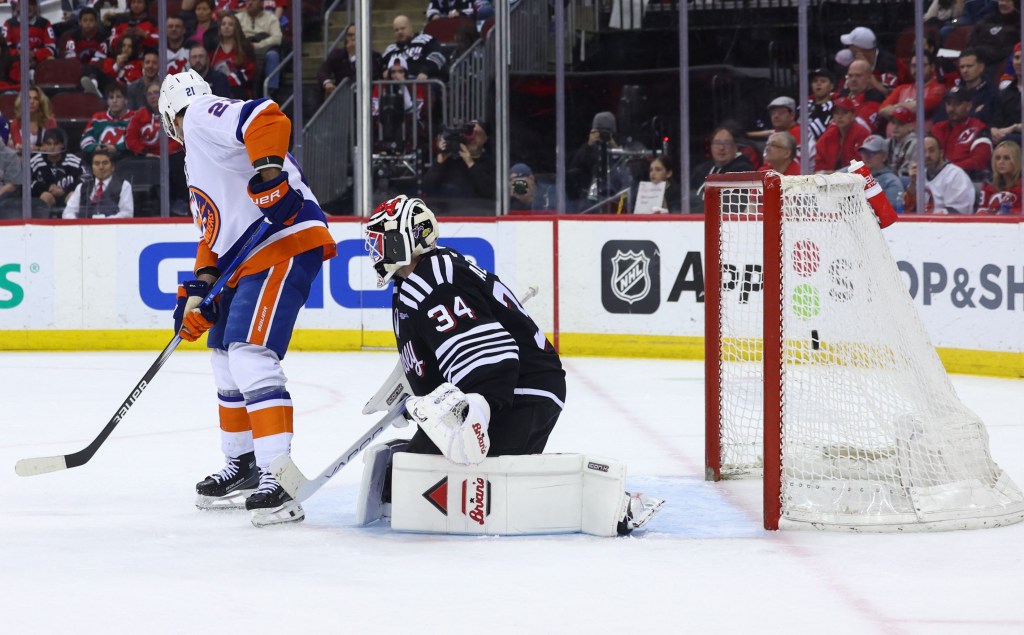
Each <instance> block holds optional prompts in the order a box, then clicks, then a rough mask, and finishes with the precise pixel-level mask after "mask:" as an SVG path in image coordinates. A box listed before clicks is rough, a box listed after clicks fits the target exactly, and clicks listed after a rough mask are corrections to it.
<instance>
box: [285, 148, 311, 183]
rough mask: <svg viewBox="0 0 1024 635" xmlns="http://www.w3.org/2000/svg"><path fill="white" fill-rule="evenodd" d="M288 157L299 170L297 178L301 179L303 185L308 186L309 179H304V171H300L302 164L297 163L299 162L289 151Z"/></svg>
mask: <svg viewBox="0 0 1024 635" xmlns="http://www.w3.org/2000/svg"><path fill="white" fill-rule="evenodd" d="M288 158H289V159H290V160H291V162H292V163H294V164H295V169H296V170H298V171H299V180H301V181H302V184H303V185H305V186H306V187H309V181H307V180H306V173H305V172H303V171H302V166H301V165H299V162H298V161H296V160H295V157H294V156H293V155H292V153H291V152H289V153H288Z"/></svg>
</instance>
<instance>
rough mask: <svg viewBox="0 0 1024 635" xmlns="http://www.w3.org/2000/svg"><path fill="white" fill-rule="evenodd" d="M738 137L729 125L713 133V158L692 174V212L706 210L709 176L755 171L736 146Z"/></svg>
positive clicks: (720, 127)
mask: <svg viewBox="0 0 1024 635" xmlns="http://www.w3.org/2000/svg"><path fill="white" fill-rule="evenodd" d="M738 136H739V132H737V130H736V129H735V128H734V127H733V126H731V125H729V124H723V125H720V126H718V127H717V128H715V130H714V132H712V133H711V158H710V159H708V160H707V161H705V162H703V163H701V164H699V165H698V166H697V167H696V168H694V169H693V171H692V172H691V173H690V191H691V192H693V195H692V196H691V197H690V204H691V207H690V211H691V212H700V211H702V210H703V209H704V180H705V179H706V178H707V177H708V176H709V175H711V174H724V173H726V172H753V171H754V164H753V163H751V162H750V159H748V158H747V157H746V156H744V155H743V153H742V152H740V151H739V146H738V145H737V144H736V137H738ZM798 168H799V166H798Z"/></svg>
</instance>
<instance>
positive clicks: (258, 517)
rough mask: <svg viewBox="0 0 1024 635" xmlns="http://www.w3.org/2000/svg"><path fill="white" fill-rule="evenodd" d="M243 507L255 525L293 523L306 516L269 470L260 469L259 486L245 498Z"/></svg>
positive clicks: (265, 525) (300, 506)
mask: <svg viewBox="0 0 1024 635" xmlns="http://www.w3.org/2000/svg"><path fill="white" fill-rule="evenodd" d="M245 508H246V509H247V510H249V513H250V516H251V518H250V520H251V521H252V524H253V525H254V526H256V527H267V526H269V525H280V524H282V523H295V522H299V521H300V520H302V519H304V518H305V517H306V512H305V511H304V510H303V509H302V505H300V504H299V503H298V502H297V501H295V500H293V499H292V497H291V496H289V495H288V492H286V491H284V488H283V487H281V484H280V483H278V482H277V479H275V478H274V475H273V474H272V473H271V472H270V471H269V470H267V471H263V470H260V486H259V487H257V488H256V491H255V492H253V493H252V495H251V496H249V498H247V499H245Z"/></svg>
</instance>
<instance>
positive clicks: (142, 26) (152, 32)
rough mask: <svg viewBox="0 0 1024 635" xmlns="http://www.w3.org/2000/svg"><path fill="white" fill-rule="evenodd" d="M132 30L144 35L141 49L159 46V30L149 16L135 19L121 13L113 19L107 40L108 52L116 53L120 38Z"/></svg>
mask: <svg viewBox="0 0 1024 635" xmlns="http://www.w3.org/2000/svg"><path fill="white" fill-rule="evenodd" d="M133 28H134V29H138V30H140V31H142V32H143V33H144V34H145V35H144V36H143V37H142V42H141V44H142V48H147V49H151V48H156V47H157V46H159V45H160V29H159V28H158V27H157V25H156V24H154V23H153V21H152V20H150V19H149V15H142V16H139V17H136V16H133V15H131V14H125V13H122V14H121V15H119V16H117V17H116V18H114V25H113V26H112V27H110V38H109V39H108V40H107V44H108V46H109V47H110V50H111V51H116V50H117V47H118V43H119V42H120V41H121V38H122V37H124V35H125V33H127V32H128V30H129V29H133ZM136 52H138V51H136Z"/></svg>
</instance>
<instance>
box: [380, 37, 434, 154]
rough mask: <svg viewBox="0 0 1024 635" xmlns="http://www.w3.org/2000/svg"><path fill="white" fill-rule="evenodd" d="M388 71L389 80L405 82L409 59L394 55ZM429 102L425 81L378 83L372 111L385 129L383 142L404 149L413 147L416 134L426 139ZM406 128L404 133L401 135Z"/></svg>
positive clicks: (383, 129) (407, 149) (383, 130)
mask: <svg viewBox="0 0 1024 635" xmlns="http://www.w3.org/2000/svg"><path fill="white" fill-rule="evenodd" d="M388 70H389V71H390V74H389V75H388V79H390V80H392V81H397V82H403V81H405V80H406V79H408V69H407V68H406V62H405V60H404V59H403V58H401V57H395V58H393V59H392V60H391V63H390V64H389V65H388ZM426 102H427V90H426V88H425V87H424V86H423V85H422V84H417V85H415V86H409V85H401V84H399V85H386V86H385V85H379V84H375V85H374V87H373V93H372V94H371V97H370V112H371V114H372V115H373V118H374V121H376V122H377V124H378V125H380V126H381V128H382V138H383V139H384V141H386V142H392V143H398V144H401V147H402V151H403V152H404V151H409V150H411V149H412V147H413V143H412V142H413V137H414V135H419V136H420V138H421V139H422V140H424V141H426V136H425V135H426V134H427V132H426V130H427V122H426V119H425V113H426V109H425V108H424V105H425V104H426ZM403 129H404V130H405V134H404V136H402V134H401V133H402V131H403Z"/></svg>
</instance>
